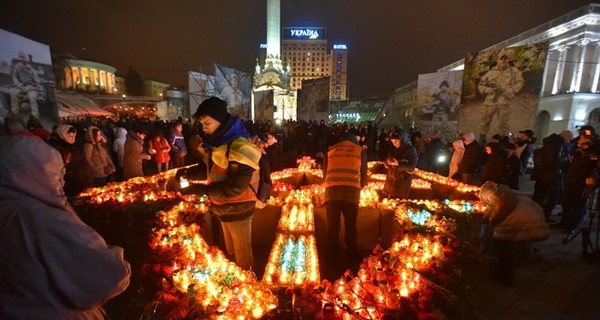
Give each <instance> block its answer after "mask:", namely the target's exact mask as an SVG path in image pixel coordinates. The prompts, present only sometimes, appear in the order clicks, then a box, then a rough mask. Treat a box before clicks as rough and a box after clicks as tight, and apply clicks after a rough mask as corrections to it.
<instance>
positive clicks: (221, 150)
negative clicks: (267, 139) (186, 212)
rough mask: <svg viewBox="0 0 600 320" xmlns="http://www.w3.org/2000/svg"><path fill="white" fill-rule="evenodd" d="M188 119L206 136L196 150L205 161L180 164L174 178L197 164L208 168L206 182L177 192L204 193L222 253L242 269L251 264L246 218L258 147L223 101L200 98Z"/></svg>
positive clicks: (248, 217) (255, 180) (251, 213)
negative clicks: (218, 228) (219, 235)
mask: <svg viewBox="0 0 600 320" xmlns="http://www.w3.org/2000/svg"><path fill="white" fill-rule="evenodd" d="M194 118H195V119H196V121H198V122H200V123H201V124H202V130H203V131H204V133H206V135H207V140H206V143H205V144H204V146H203V150H202V151H203V154H204V163H203V164H204V165H205V166H202V165H200V166H197V167H194V169H188V170H181V169H180V170H179V171H177V175H176V178H178V177H182V176H186V175H188V174H189V173H190V172H191V171H196V172H198V170H197V169H199V170H202V169H208V171H209V172H208V173H207V172H205V171H204V172H203V176H204V178H205V179H207V181H208V184H194V185H192V186H189V187H187V188H183V189H181V192H182V193H184V194H197V195H204V194H205V195H207V196H208V199H209V200H210V202H211V203H212V205H211V211H212V212H213V214H214V215H215V216H216V217H217V218H218V219H219V220H220V222H221V229H222V231H223V237H224V240H225V247H226V250H227V254H228V255H229V256H230V257H233V258H234V260H235V262H236V263H237V264H238V266H240V267H241V268H242V269H250V268H252V266H253V265H254V256H253V254H252V218H253V217H254V209H255V206H256V199H257V198H256V192H257V191H258V184H259V181H260V170H259V161H260V158H261V151H260V149H259V148H258V147H257V146H256V145H255V144H253V143H252V142H251V141H250V140H249V137H250V135H249V134H248V131H246V128H245V127H244V124H243V123H242V121H241V120H240V118H238V117H236V116H232V115H231V114H229V112H228V111H227V103H226V102H225V101H223V100H221V99H219V98H216V97H212V98H208V99H206V100H204V101H203V102H202V103H201V104H200V105H199V106H198V109H197V110H196V113H195V114H194ZM180 172H181V173H180ZM200 177H201V176H200Z"/></svg>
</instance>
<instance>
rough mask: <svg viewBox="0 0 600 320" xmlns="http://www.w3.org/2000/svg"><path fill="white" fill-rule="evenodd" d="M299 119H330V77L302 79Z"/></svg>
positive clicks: (299, 96)
mask: <svg viewBox="0 0 600 320" xmlns="http://www.w3.org/2000/svg"><path fill="white" fill-rule="evenodd" d="M298 120H305V121H309V120H313V121H316V122H320V121H321V120H324V121H325V122H326V123H327V122H328V121H329V77H324V78H319V79H310V80H304V81H302V89H301V90H300V92H299V93H298Z"/></svg>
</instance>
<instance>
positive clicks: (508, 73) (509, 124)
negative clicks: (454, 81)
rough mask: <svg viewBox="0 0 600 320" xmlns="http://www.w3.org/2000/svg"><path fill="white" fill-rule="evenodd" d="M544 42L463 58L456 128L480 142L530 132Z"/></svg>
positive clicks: (541, 69)
mask: <svg viewBox="0 0 600 320" xmlns="http://www.w3.org/2000/svg"><path fill="white" fill-rule="evenodd" d="M547 55H548V42H542V43H536V44H532V45H527V46H517V47H510V48H500V49H491V50H485V51H480V52H477V53H473V54H469V55H468V56H467V57H466V58H465V69H464V74H463V86H462V88H463V90H462V96H461V106H460V109H459V112H458V127H459V130H461V131H462V132H473V133H474V134H475V137H476V138H478V139H479V140H480V141H487V140H489V139H490V138H491V137H492V136H493V135H495V134H501V135H506V136H508V135H511V134H515V133H517V132H518V131H521V130H526V129H532V128H533V126H534V122H535V114H536V110H537V106H538V103H539V94H540V90H541V86H542V80H543V74H544V66H545V65H546V59H547Z"/></svg>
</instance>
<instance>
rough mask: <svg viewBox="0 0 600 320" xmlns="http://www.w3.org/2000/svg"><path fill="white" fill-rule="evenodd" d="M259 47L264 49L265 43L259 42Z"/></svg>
mask: <svg viewBox="0 0 600 320" xmlns="http://www.w3.org/2000/svg"><path fill="white" fill-rule="evenodd" d="M259 48H260V49H266V48H267V44H266V43H261V44H260V46H259Z"/></svg>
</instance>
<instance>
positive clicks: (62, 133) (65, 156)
mask: <svg viewBox="0 0 600 320" xmlns="http://www.w3.org/2000/svg"><path fill="white" fill-rule="evenodd" d="M76 136H77V129H75V127H73V126H72V125H69V124H63V125H60V126H58V127H56V130H55V134H54V136H53V137H52V138H51V139H50V141H49V143H50V145H51V146H52V147H54V149H56V150H57V151H58V152H59V153H60V155H61V157H62V160H63V163H64V165H65V194H66V195H67V196H72V195H75V194H77V193H79V192H80V191H81V190H82V189H83V186H78V185H81V184H79V183H78V181H79V180H80V179H78V177H79V175H78V173H77V170H76V169H77V163H78V162H79V160H81V158H82V154H81V151H77V150H76V148H75V137H76Z"/></svg>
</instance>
